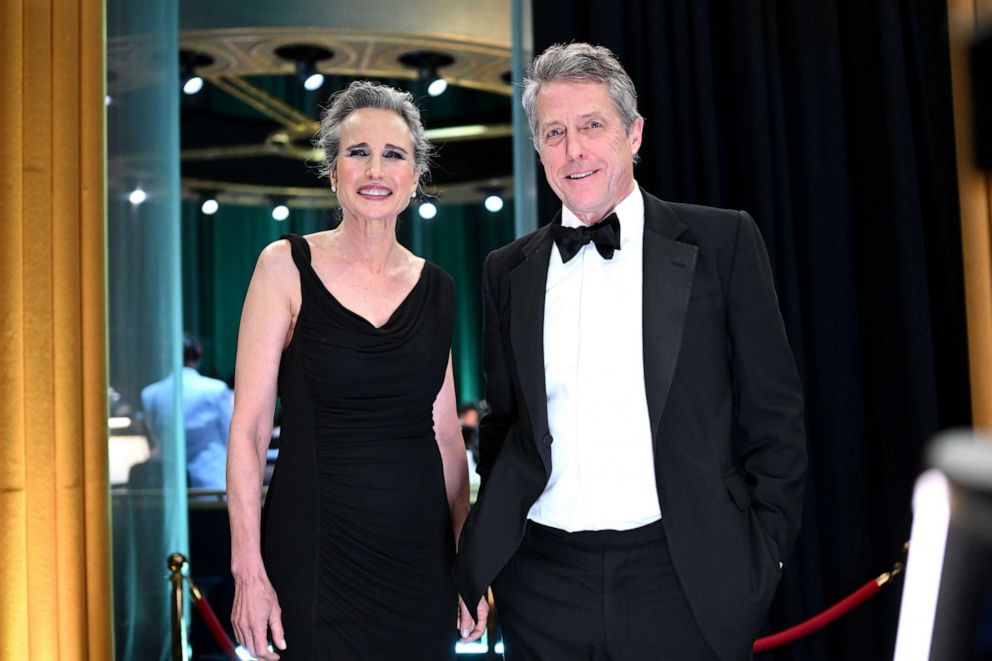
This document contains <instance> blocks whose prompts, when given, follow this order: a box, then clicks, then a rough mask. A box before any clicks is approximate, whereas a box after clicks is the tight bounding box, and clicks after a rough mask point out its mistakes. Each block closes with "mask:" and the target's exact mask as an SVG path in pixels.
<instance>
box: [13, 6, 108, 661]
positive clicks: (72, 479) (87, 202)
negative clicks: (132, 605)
mask: <svg viewBox="0 0 992 661" xmlns="http://www.w3.org/2000/svg"><path fill="white" fill-rule="evenodd" d="M0 89H2V90H3V93H2V94H0V144H2V145H3V157H2V158H0V200H3V219H2V220H0V224H2V225H0V226H2V227H3V236H2V240H0V348H2V349H0V376H2V384H3V392H2V396H0V531H2V533H0V660H2V661H7V660H12V659H18V660H21V659H28V660H30V661H34V660H44V661H47V660H49V659H93V660H99V661H107V660H110V659H112V658H113V650H112V637H111V624H110V623H111V621H112V617H111V582H110V581H111V579H110V557H109V553H110V547H109V539H110V534H109V533H110V530H109V494H108V476H107V414H106V410H107V404H106V402H107V397H106V396H107V374H106V372H107V370H106V360H107V359H106V356H107V352H106V311H105V307H106V301H105V272H106V269H105V229H104V228H105V223H104V198H105V192H104V191H105V184H104V91H103V90H104V7H103V2H101V1H100V0H3V2H0Z"/></svg>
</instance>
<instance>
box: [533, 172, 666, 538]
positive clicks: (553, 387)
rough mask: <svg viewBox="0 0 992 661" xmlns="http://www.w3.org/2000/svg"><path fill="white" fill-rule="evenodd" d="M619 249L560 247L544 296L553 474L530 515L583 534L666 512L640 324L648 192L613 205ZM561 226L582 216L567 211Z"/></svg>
mask: <svg viewBox="0 0 992 661" xmlns="http://www.w3.org/2000/svg"><path fill="white" fill-rule="evenodd" d="M614 211H615V212H616V214H617V217H618V218H619V220H620V249H619V250H617V251H616V252H614V254H613V258H612V259H609V260H606V259H603V258H602V257H601V256H600V254H599V253H598V252H597V251H596V247H595V245H594V244H592V243H589V244H588V245H586V246H584V247H583V248H582V249H581V250H579V252H578V254H577V255H575V257H573V258H572V259H571V260H569V261H568V263H565V264H563V263H562V261H561V255H560V253H559V252H558V248H557V246H553V247H552V249H551V261H550V263H549V265H548V279H547V285H546V289H545V299H544V300H545V302H544V375H545V376H544V378H545V386H546V388H547V394H548V426H549V427H550V431H551V436H552V437H553V438H554V442H553V443H552V445H551V466H552V468H551V477H550V479H549V480H548V484H547V487H546V488H545V490H544V493H543V494H542V495H541V497H540V498H538V500H537V502H535V503H534V505H533V506H532V507H531V509H530V512H529V514H528V518H530V519H531V520H533V521H536V522H538V523H541V524H544V525H547V526H552V527H554V528H559V529H562V530H567V531H569V532H574V531H577V530H629V529H632V528H637V527H640V526H644V525H647V524H649V523H652V522H654V521H657V520H658V519H659V518H661V511H660V508H659V505H658V493H657V490H656V488H655V476H654V447H653V442H652V439H651V423H650V419H649V417H648V405H647V397H646V394H645V388H644V344H643V342H644V340H643V331H642V325H641V316H642V299H641V292H642V280H643V268H642V267H643V244H644V242H643V235H644V198H643V197H642V195H641V191H640V189H639V188H638V187H637V186H636V185H635V186H634V190H633V192H631V194H630V195H628V196H627V197H626V198H624V200H623V201H622V202H620V204H618V205H617V207H616V208H615V209H614ZM562 224H563V225H565V226H567V227H579V226H580V225H581V224H582V223H581V221H580V220H579V219H578V218H576V216H575V214H573V213H572V212H571V211H569V209H567V208H563V209H562Z"/></svg>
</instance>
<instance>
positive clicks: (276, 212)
mask: <svg viewBox="0 0 992 661" xmlns="http://www.w3.org/2000/svg"><path fill="white" fill-rule="evenodd" d="M287 218H289V207H287V206H286V205H285V204H283V203H282V202H280V203H279V204H277V205H275V206H274V207H272V219H273V220H278V221H283V220H286V219H287Z"/></svg>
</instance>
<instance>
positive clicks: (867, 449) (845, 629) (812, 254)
mask: <svg viewBox="0 0 992 661" xmlns="http://www.w3.org/2000/svg"><path fill="white" fill-rule="evenodd" d="M533 8H534V9H533V24H534V52H535V54H537V53H539V52H541V51H542V50H543V49H544V48H545V47H547V46H548V45H550V44H552V43H555V42H568V41H590V42H593V43H598V44H602V45H604V46H607V47H609V48H610V49H612V50H613V51H614V52H615V53H616V54H617V55H618V56H619V58H620V60H621V62H623V64H624V65H625V67H626V68H627V70H628V72H629V73H630V75H631V77H632V78H633V79H634V82H635V84H636V86H637V89H638V90H639V94H640V98H639V107H640V112H641V113H642V114H643V115H644V117H645V119H646V124H645V132H644V133H645V140H644V145H643V147H642V148H641V152H640V154H641V157H642V161H641V163H640V164H638V166H637V168H636V171H635V174H636V176H637V179H638V182H639V183H640V184H641V185H642V186H644V187H645V188H647V189H648V190H649V191H651V192H653V193H654V194H656V195H658V196H660V197H662V198H664V199H669V200H673V201H680V202H694V203H700V204H709V205H714V206H723V207H732V208H739V209H746V210H747V211H749V212H750V213H751V214H752V215H753V216H754V217H755V219H756V221H757V222H758V225H759V226H760V228H761V231H762V233H763V235H764V238H765V241H766V243H767V244H768V248H769V251H770V254H771V259H772V263H773V268H774V271H775V275H776V281H777V286H778V291H779V296H780V302H781V306H782V312H783V315H784V317H785V320H786V325H787V328H788V331H789V337H790V340H791V342H792V347H793V351H794V353H795V355H796V359H797V362H798V364H799V367H800V371H801V375H802V378H803V382H804V385H805V390H806V398H807V432H808V443H809V450H810V474H809V482H808V489H807V495H806V505H805V523H804V528H803V532H802V535H801V538H800V540H799V543H798V546H797V549H796V551H795V553H794V555H793V558H792V559H791V561H789V562H788V563H787V566H786V568H785V574H784V577H783V582H782V587H781V589H780V591H779V594H778V597H777V599H776V602H775V604H774V606H773V609H772V613H771V616H770V621H769V627H768V630H769V632H770V631H777V630H779V629H782V628H785V627H787V626H791V625H792V624H796V623H798V622H799V621H801V620H803V619H805V618H806V617H809V616H811V615H813V614H815V613H817V612H819V611H820V610H821V609H823V608H824V607H826V606H827V605H830V604H832V603H833V602H835V601H836V600H838V599H840V598H841V597H843V596H845V595H846V594H848V593H849V592H851V591H853V590H854V589H856V588H857V587H859V586H861V585H862V584H863V583H864V582H865V581H867V580H868V579H869V578H871V577H874V576H876V575H877V574H879V573H881V572H882V571H885V570H887V569H889V568H890V567H891V565H892V563H893V562H894V561H897V560H901V559H903V556H902V544H903V542H904V541H905V540H907V539H908V537H909V526H910V521H911V509H910V503H911V491H912V485H913V481H914V480H915V477H916V475H917V474H918V473H919V471H920V468H921V459H922V450H923V448H924V447H925V444H926V443H927V440H928V439H929V438H930V437H931V436H932V435H933V434H934V433H935V432H937V431H938V430H940V429H943V428H946V427H950V426H956V425H965V424H968V423H969V422H970V408H969V393H968V366H967V355H966V335H965V325H964V304H963V285H962V267H961V247H960V226H959V219H958V202H957V186H956V179H955V168H954V140H953V124H952V116H951V99H950V84H949V63H948V52H947V26H946V15H945V14H946V8H945V5H944V3H943V2H939V1H937V0H933V1H927V2H908V1H901V2H892V1H890V0H866V1H865V2H857V3H853V2H843V1H837V0H810V1H804V2H772V1H759V0H745V1H741V2H720V1H716V0H665V1H660V2H635V1H631V0H624V1H620V2H617V1H612V2H606V1H596V0H541V1H539V2H534V3H533ZM541 189H542V196H541V217H542V219H543V220H544V221H545V222H546V221H547V220H549V219H550V218H551V215H552V213H553V211H554V209H555V207H556V206H557V205H556V200H555V199H554V198H553V196H551V194H550V192H549V190H548V189H547V186H546V185H543V184H542V186H541ZM900 593H901V581H898V582H897V583H896V586H895V587H893V588H887V589H886V590H885V591H883V592H882V593H881V594H880V595H879V596H877V597H876V598H875V599H873V600H872V601H870V602H868V603H867V604H865V605H863V606H862V607H860V608H859V609H858V610H857V611H855V612H853V613H852V614H850V615H848V616H847V617H846V618H844V619H843V620H841V621H839V622H837V623H835V624H833V625H831V626H830V627H829V628H828V629H826V630H825V631H823V632H821V633H818V634H815V635H813V636H812V637H810V638H807V639H805V640H803V641H801V642H799V643H796V644H794V645H792V646H790V647H789V648H785V649H782V650H780V651H778V652H774V653H767V654H765V655H762V657H761V658H764V659H790V660H792V659H794V660H800V659H801V660H803V661H810V660H824V661H825V660H828V659H845V660H846V661H850V660H859V659H864V660H865V661H868V660H871V661H877V660H878V659H884V658H891V656H892V650H893V647H894V642H895V629H896V618H897V614H898V607H899V599H900V596H901V594H900Z"/></svg>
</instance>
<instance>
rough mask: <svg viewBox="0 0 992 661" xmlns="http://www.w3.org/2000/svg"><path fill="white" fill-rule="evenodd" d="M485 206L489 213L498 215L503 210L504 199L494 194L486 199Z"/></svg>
mask: <svg viewBox="0 0 992 661" xmlns="http://www.w3.org/2000/svg"><path fill="white" fill-rule="evenodd" d="M483 205H484V206H485V207H486V211H488V212H489V213H497V212H499V211H502V210H503V198H502V197H500V196H499V195H497V194H495V193H493V194H492V195H489V196H487V197H486V201H485V202H483Z"/></svg>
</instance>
